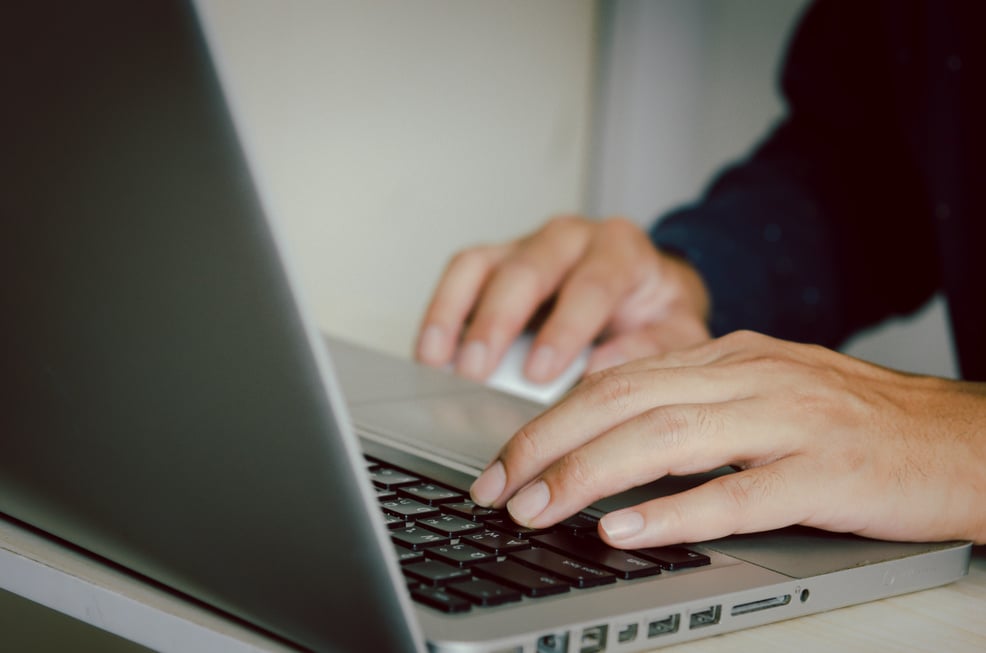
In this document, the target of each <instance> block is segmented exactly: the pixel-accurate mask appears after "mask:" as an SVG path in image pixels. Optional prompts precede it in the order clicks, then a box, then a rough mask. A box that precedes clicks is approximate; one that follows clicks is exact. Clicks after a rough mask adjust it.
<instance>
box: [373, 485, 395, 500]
mask: <svg viewBox="0 0 986 653" xmlns="http://www.w3.org/2000/svg"><path fill="white" fill-rule="evenodd" d="M374 489H375V490H376V491H377V500H378V501H390V500H391V499H396V498H397V492H396V491H395V490H388V489H386V488H382V487H374Z"/></svg>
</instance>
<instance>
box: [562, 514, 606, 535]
mask: <svg viewBox="0 0 986 653" xmlns="http://www.w3.org/2000/svg"><path fill="white" fill-rule="evenodd" d="M598 526H599V520H598V519H596V518H595V517H592V516H590V515H586V514H584V513H581V512H580V513H576V514H574V515H572V516H571V517H569V518H568V519H565V520H562V521H560V522H558V529H560V530H563V531H568V532H569V533H574V534H575V535H586V534H593V533H596V532H597V531H598Z"/></svg>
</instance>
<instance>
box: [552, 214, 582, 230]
mask: <svg viewBox="0 0 986 653" xmlns="http://www.w3.org/2000/svg"><path fill="white" fill-rule="evenodd" d="M587 224H588V220H586V219H585V218H583V217H580V216H577V215H556V216H553V217H552V218H550V219H549V220H548V221H547V222H545V223H544V226H543V227H541V232H542V233H554V232H559V231H570V230H572V229H583V228H585V226H586V225H587Z"/></svg>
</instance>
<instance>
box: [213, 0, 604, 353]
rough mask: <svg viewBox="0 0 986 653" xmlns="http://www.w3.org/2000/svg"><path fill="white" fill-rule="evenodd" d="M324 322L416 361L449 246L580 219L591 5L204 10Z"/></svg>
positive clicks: (227, 2) (583, 1) (386, 4)
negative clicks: (569, 214) (574, 216)
mask: <svg viewBox="0 0 986 653" xmlns="http://www.w3.org/2000/svg"><path fill="white" fill-rule="evenodd" d="M199 6H200V10H201V13H202V15H203V16H204V18H205V21H206V23H207V26H208V28H209V30H210V33H211V40H212V46H213V48H214V50H215V52H216V54H217V55H218V57H219V60H220V68H221V73H222V76H223V80H224V85H225V87H226V91H227V93H228V95H229V96H230V97H231V98H232V102H233V105H234V111H235V113H236V115H237V121H238V123H239V127H240V131H241V136H243V137H245V139H246V140H247V142H248V147H249V150H250V154H251V161H252V165H253V167H254V170H255V173H256V174H257V175H258V176H259V178H260V180H261V182H262V184H263V186H264V189H265V193H266V196H267V202H268V205H269V209H270V210H271V212H272V213H273V214H274V215H275V216H277V217H278V218H280V221H281V223H282V226H283V230H284V232H285V234H286V236H287V241H288V244H289V245H290V248H291V249H292V250H293V252H294V253H295V254H296V258H297V264H298V265H297V267H298V269H299V272H300V276H301V278H302V281H303V283H304V285H305V287H306V288H305V289H306V291H307V294H308V296H309V297H310V299H311V300H312V303H313V306H314V311H315V316H316V319H317V321H318V323H319V325H320V326H321V327H322V328H323V329H325V330H327V331H329V332H332V333H336V334H339V335H343V336H346V337H349V338H350V339H353V340H356V341H359V342H363V343H365V344H369V345H372V346H376V347H378V348H382V349H385V350H390V351H392V352H394V353H398V354H402V355H405V356H406V355H408V354H409V352H410V351H411V343H412V339H413V336H414V333H415V331H416V328H417V321H418V319H419V317H420V315H421V313H422V311H423V309H424V306H425V303H426V301H427V299H428V297H429V295H430V292H431V289H432V287H433V285H434V283H435V281H436V280H437V278H438V275H439V272H440V270H441V268H442V267H443V266H444V263H445V261H446V260H447V259H448V257H449V256H450V255H451V254H452V252H453V251H455V250H457V249H460V248H461V247H463V246H464V245H466V244H471V243H474V242H478V241H494V240H496V241H498V240H503V239H506V238H508V237H513V236H516V235H517V234H520V233H522V232H525V231H529V230H530V229H531V228H533V227H534V226H535V225H537V224H539V223H540V222H542V221H543V220H544V219H545V218H547V217H549V216H550V215H553V214H555V213H557V212H561V211H576V210H579V209H581V208H582V207H583V203H584V197H583V196H584V187H585V183H584V182H585V176H586V164H585V162H586V150H587V141H588V125H589V106H590V100H591V88H592V75H593V70H592V66H593V60H594V55H593V44H594V16H595V8H594V6H593V4H592V3H591V2H590V1H589V0H579V1H572V0H551V1H548V0H539V1H538V2H527V1H526V0H509V1H505V2H504V1H501V2H479V1H454V0H415V1H414V2H406V1H404V0H373V1H372V2H358V1H356V0H349V1H345V0H336V1H321V0H307V1H303V0H288V1H285V2H269V1H264V0H202V2H200V3H199Z"/></svg>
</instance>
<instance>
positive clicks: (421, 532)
mask: <svg viewBox="0 0 986 653" xmlns="http://www.w3.org/2000/svg"><path fill="white" fill-rule="evenodd" d="M390 539H392V540H393V541H394V542H396V543H397V544H400V545H401V546H404V547H407V548H409V549H412V550H414V551H420V550H421V549H424V548H427V547H429V546H442V545H443V544H449V543H450V542H451V541H452V540H451V538H448V537H446V536H444V535H439V534H438V533H433V532H431V531H429V530H425V529H424V528H420V527H418V526H408V527H407V528H399V529H395V530H392V531H390Z"/></svg>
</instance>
